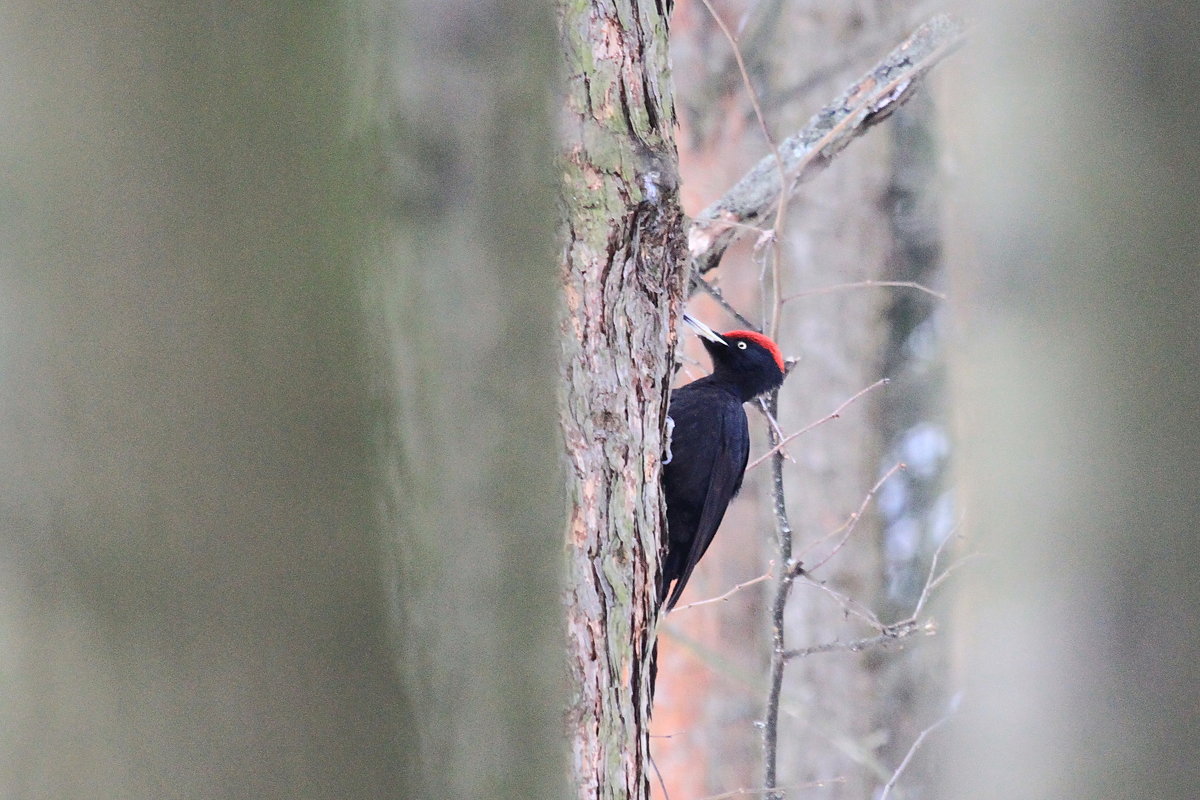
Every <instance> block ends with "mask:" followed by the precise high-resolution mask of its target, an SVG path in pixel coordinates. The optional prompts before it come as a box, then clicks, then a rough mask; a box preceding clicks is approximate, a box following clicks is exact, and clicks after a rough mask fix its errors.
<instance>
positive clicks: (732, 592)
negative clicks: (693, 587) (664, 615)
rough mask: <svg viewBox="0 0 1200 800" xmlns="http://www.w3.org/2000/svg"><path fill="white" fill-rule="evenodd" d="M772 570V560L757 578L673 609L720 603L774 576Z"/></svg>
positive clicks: (773, 567) (773, 568)
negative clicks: (713, 595) (721, 592)
mask: <svg viewBox="0 0 1200 800" xmlns="http://www.w3.org/2000/svg"><path fill="white" fill-rule="evenodd" d="M774 571H775V562H774V561H772V562H770V565H769V566H768V569H767V571H766V572H764V573H763V574H762V575H759V576H758V577H757V578H751V579H750V580H748V581H742V582H741V583H739V584H738V585H737V586H734V587H733V588H732V589H730V590H729V591H727V592H725V593H724V594H719V595H717V596H716V597H710V598H708V599H707V600H697V601H696V602H694V603H688V604H687V605H685V606H679V607H678V608H676V609H674V610H675V611H683V610H684V609H685V608H695V607H696V606H706V605H708V604H710V603H720V602H722V601H724V600H728V599H729V598H730V597H733V595H735V594H736V593H738V592H740V591H741V590H742V589H745V588H746V587H747V586H753V585H755V584H756V583H762V582H763V581H768V580H770V579H771V578H772V577H774V574H775V572H774Z"/></svg>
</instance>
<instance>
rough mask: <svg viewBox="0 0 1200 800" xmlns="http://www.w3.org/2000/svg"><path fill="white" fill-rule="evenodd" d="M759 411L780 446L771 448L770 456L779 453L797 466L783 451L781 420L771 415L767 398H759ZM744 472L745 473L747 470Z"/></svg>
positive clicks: (773, 439) (786, 452)
mask: <svg viewBox="0 0 1200 800" xmlns="http://www.w3.org/2000/svg"><path fill="white" fill-rule="evenodd" d="M788 370H789V371H790V370H791V367H790V366H789V367H788ZM785 377H786V376H785ZM758 410H759V411H761V412H762V413H763V416H764V417H766V418H767V424H768V425H770V426H771V440H772V441H776V442H779V444H777V445H775V446H774V447H772V448H771V451H770V454H771V455H774V454H775V453H779V454H780V455H782V456H783V457H784V458H786V459H787V460H788V461H791V462H792V463H793V464H795V463H796V459H794V458H792V457H791V456H790V455H788V451H787V450H785V449H783V446H784V442H783V441H782V440H783V428H781V427H779V420H777V419H775V415H774V414H772V413H771V409H770V408H769V407H768V406H767V401H766V399H765V398H762V397H760V398H758ZM763 458H766V456H763ZM759 461H762V458H760V459H759ZM749 468H750V467H746V469H749ZM742 471H743V472H745V470H742Z"/></svg>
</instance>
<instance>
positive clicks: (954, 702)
mask: <svg viewBox="0 0 1200 800" xmlns="http://www.w3.org/2000/svg"><path fill="white" fill-rule="evenodd" d="M959 699H960V695H955V696H954V697H952V698H951V699H950V708H948V709H947V710H946V713H945V714H943V715H942V716H941V717H939V718H938V719H937V720H935V721H934V722H933V724H932V725H930V726H929V727H928V728H926V729H925V730H923V731H921V732H920V733H919V734H918V735H917V738H916V739H915V740H913V743H912V747H910V748H908V752H907V753H906V754H905V755H904V758H903V759H902V760H901V761H900V765H899V766H898V767H896V771H895V772H893V773H892V777H891V778H890V779H889V780H888V782H887V783H885V784H884V785H883V791H882V792H880V793H879V800H887V797H888V795H889V794H891V793H892V789H894V788H895V787H896V782H897V781H899V780H900V776H901V775H902V774H903V773H904V770H905V769H907V768H908V764H909V762H910V761H912V759H913V756H914V755H916V753H917V750H919V749H920V747H921V745H922V744H924V742H925V739H926V737H928V736H929V734H931V733H933V732H934V731H935V730H937V729H938V728H940V727H941V726H942V725H944V724H945V723H946V722H947V721H948V720H949V719H950V718H951V717H953V716H954V712H956V711H957V710H958V703H959Z"/></svg>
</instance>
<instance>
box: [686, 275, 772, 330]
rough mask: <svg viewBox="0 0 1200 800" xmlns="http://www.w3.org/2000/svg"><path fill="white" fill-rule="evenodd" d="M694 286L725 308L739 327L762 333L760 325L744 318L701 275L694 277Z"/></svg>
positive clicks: (718, 290)
mask: <svg viewBox="0 0 1200 800" xmlns="http://www.w3.org/2000/svg"><path fill="white" fill-rule="evenodd" d="M692 285H693V287H699V288H700V289H701V290H702V291H703V292H704V293H705V294H707V295H708V296H709V297H711V298H712V299H713V300H716V301H717V305H719V306H720V307H721V308H723V309H724V310H725V313H726V314H728V315H729V316H731V317H733V318H734V319H736V320H737V321H738V324H739V325H745V326H746V327H747V328H748V329H750V330H752V331H754V332H755V333H762V328H760V327H759V326H758V325H755V324H754V323H753V322H751V321H750V320H749V319H747V318H746V317H745V316H743V315H742V312H740V311H738V310H737V309H736V308H734V307H733V306H732V305H730V303H729V301H728V300H726V299H725V295H723V294H721V290H720V289H718V288H717V287H715V286H713V285H712V284H711V283H709V282H708V281H706V280H704V278H701V277H700V276H699V275H695V276H693V284H692Z"/></svg>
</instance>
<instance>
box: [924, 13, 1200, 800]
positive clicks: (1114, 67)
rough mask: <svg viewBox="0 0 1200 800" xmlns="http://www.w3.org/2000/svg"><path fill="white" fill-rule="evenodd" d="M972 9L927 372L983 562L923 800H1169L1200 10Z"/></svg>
mask: <svg viewBox="0 0 1200 800" xmlns="http://www.w3.org/2000/svg"><path fill="white" fill-rule="evenodd" d="M978 17H979V24H977V25H976V28H975V29H976V31H978V36H973V37H972V41H973V42H974V43H976V46H974V47H973V52H972V53H971V54H970V55H972V58H971V60H970V62H969V63H970V66H971V67H972V70H971V72H969V73H967V74H966V75H965V78H964V80H963V81H962V83H960V84H959V85H958V86H957V87H956V88H957V90H958V91H956V92H955V98H954V102H956V104H957V105H959V106H961V107H963V108H964V110H966V111H967V112H969V113H965V114H961V115H956V117H957V118H958V119H960V120H961V121H962V124H963V125H964V126H965V130H964V131H963V136H962V140H961V141H960V142H959V148H958V151H959V154H960V156H959V158H958V159H956V160H957V161H958V163H960V164H962V165H964V168H965V169H964V174H963V182H962V184H961V188H962V190H963V191H962V192H961V194H960V196H959V201H960V202H958V203H956V204H955V206H954V207H955V208H956V209H958V210H960V212H961V213H962V214H963V215H964V216H965V217H966V219H963V220H961V221H960V222H959V224H956V225H954V226H953V230H955V231H961V232H962V233H963V234H964V236H965V235H967V234H971V233H974V234H976V235H977V236H976V238H975V239H974V240H971V241H964V240H962V239H956V240H954V245H955V249H954V251H953V253H952V257H951V258H948V259H947V263H948V264H951V265H953V268H954V278H955V284H954V288H955V291H956V292H958V293H960V294H962V295H964V299H967V300H968V301H969V302H967V303H966V304H965V305H964V313H963V314H962V316H961V318H960V319H959V320H958V322H959V330H960V331H961V337H960V339H959V347H958V348H957V350H956V356H955V358H954V360H953V361H952V366H953V368H954V369H955V379H956V386H957V388H958V389H959V390H960V393H959V395H958V397H957V398H956V399H957V400H958V401H959V404H958V408H957V414H956V416H957V417H958V419H959V421H960V425H961V430H960V435H961V438H962V440H963V442H964V447H963V459H962V462H961V468H962V474H963V476H964V479H965V481H964V486H963V488H964V490H965V495H966V498H967V506H966V508H967V511H968V514H969V519H968V529H969V530H970V531H971V532H972V535H973V536H974V537H975V538H976V539H977V541H978V545H977V546H978V548H979V549H980V550H982V551H983V552H984V553H985V554H986V555H987V562H986V564H984V565H983V566H981V567H979V568H977V569H973V570H971V571H970V572H969V573H968V574H967V575H966V576H965V577H968V578H970V584H971V595H972V596H971V600H972V603H971V611H972V614H971V620H970V624H969V625H964V626H962V628H961V630H962V632H963V635H962V636H961V637H960V639H959V641H958V644H959V645H960V647H961V652H962V653H963V655H964V662H963V668H964V669H963V680H964V683H965V685H966V686H965V692H964V703H963V710H962V715H961V716H962V718H961V724H960V725H958V726H957V730H955V731H954V732H953V733H952V734H951V733H947V735H946V736H945V737H944V738H942V741H943V742H944V743H946V745H947V749H949V750H951V752H947V753H944V756H945V759H944V763H947V764H953V765H954V766H955V771H954V773H953V775H952V780H950V781H948V782H947V784H946V786H945V787H944V792H943V795H942V796H944V797H948V798H951V797H953V798H958V797H973V798H981V799H982V800H991V798H1008V797H1021V798H1029V800H1041V799H1042V798H1062V797H1104V798H1113V800H1126V799H1127V798H1130V799H1131V798H1145V797H1153V798H1162V799H1163V800H1184V799H1185V798H1188V799H1189V800H1190V798H1194V797H1196V793H1197V787H1198V786H1200V759H1197V757H1196V754H1197V752H1200V724H1198V723H1200V715H1198V706H1197V697H1198V696H1200V695H1198V687H1200V637H1198V636H1197V630H1200V581H1197V579H1196V565H1197V564H1198V563H1200V537H1198V536H1197V530H1196V524H1197V519H1200V491H1198V490H1197V487H1200V461H1198V460H1197V454H1198V453H1200V385H1198V381H1197V377H1198V376H1200V323H1198V320H1200V316H1198V314H1197V309H1200V277H1198V272H1197V264H1198V263H1200V212H1198V209H1200V206H1198V205H1197V202H1196V198H1197V197H1198V196H1200V162H1198V161H1197V158H1196V131H1197V129H1198V128H1200V106H1198V105H1197V104H1196V103H1195V102H1194V101H1193V100H1191V99H1190V98H1193V97H1194V95H1195V90H1194V76H1195V75H1196V74H1197V72H1200V51H1198V50H1197V48H1196V41H1197V39H1198V37H1200V10H1198V9H1197V7H1196V5H1195V4H1194V3H1184V2H1168V3H1163V4H1156V5H1155V6H1154V8H1153V13H1149V11H1148V9H1147V8H1146V7H1145V6H1144V5H1142V4H1140V3H1134V2H1128V1H1127V0H1118V1H1117V2H1112V3H1105V4H1100V5H1096V4H1091V3H1086V2H1079V0H1075V1H1074V2H1068V3H1063V4H1057V5H1056V6H1055V7H1054V8H1053V9H1049V7H1047V6H1044V5H1040V4H1037V3H1031V2H1027V1H1024V0H1023V1H1022V2H1015V3H1005V4H981V5H980V8H979V9H978ZM1031 21H1036V24H1031ZM1048 109H1053V113H1050V114H1047V113H1045V112H1046V111H1047V110H1048ZM968 215H969V216H968Z"/></svg>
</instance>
